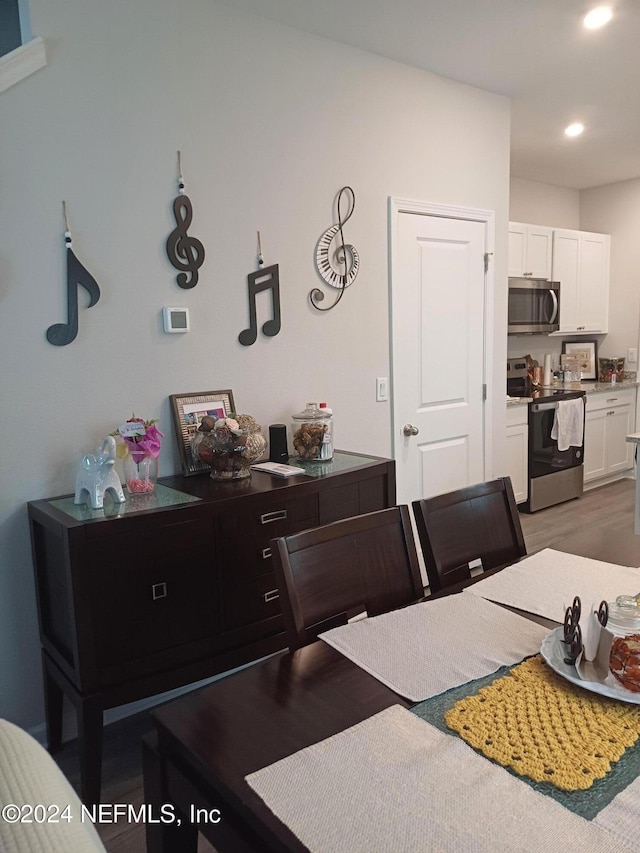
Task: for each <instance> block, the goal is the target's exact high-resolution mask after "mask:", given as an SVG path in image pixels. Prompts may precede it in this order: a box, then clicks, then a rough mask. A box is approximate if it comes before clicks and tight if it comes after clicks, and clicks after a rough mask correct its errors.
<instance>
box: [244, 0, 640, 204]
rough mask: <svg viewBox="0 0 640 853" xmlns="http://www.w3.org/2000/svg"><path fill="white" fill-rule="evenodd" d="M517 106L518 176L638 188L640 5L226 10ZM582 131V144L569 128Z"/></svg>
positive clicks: (273, 3) (272, 0)
mask: <svg viewBox="0 0 640 853" xmlns="http://www.w3.org/2000/svg"><path fill="white" fill-rule="evenodd" d="M227 2H228V3H229V5H232V6H233V7H234V8H236V9H237V8H243V9H245V10H247V11H252V12H255V13H257V14H260V15H262V16H264V17H267V18H270V19H272V20H274V21H279V22H281V23H283V24H286V25H288V26H292V27H295V28H297V29H301V30H305V31H307V32H310V33H315V34H316V35H319V36H324V37H326V38H331V39H334V40H336V41H340V42H343V43H345V44H349V45H352V46H354V47H358V48H362V49H364V50H368V51H372V52H373V53H377V54H380V55H381V56H385V57H388V58H389V59H393V60H397V61H399V62H404V63H408V64H410V65H415V66H417V67H419V68H424V69H426V70H428V71H432V72H434V73H436V74H440V75H442V76H444V77H448V78H450V79H452V80H457V81H459V82H461V83H468V84H470V85H473V86H477V87H479V88H481V89H486V90H488V91H490V92H496V93H499V94H502V95H507V96H509V97H510V98H511V99H512V134H511V174H512V175H514V176H516V177H520V178H528V179H530V180H534V181H542V182H544V183H549V184H555V185H557V186H562V187H569V188H573V189H585V188H587V187H594V186H600V185H603V184H610V183H615V182H617V181H623V180H627V179H629V178H637V177H640V96H639V86H640V48H639V45H640V0H610V5H613V6H614V18H613V20H612V21H611V22H610V23H609V24H608V25H607V26H606V27H604V28H603V29H601V30H596V31H589V30H586V29H585V28H584V27H583V26H582V22H581V18H582V15H584V13H585V12H587V11H589V9H591V8H593V6H596V5H599V4H600V3H603V2H609V0H593V2H589V0H586V2H584V0H227ZM578 120H579V121H581V122H582V123H583V124H584V125H585V126H586V130H585V132H584V133H583V134H582V136H580V137H577V138H574V139H568V138H567V137H565V136H564V134H563V130H564V128H565V127H566V126H567V125H568V124H569V123H570V122H572V121H578Z"/></svg>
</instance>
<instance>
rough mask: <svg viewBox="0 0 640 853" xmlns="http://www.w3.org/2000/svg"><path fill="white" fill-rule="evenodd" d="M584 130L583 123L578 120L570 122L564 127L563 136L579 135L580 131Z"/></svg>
mask: <svg viewBox="0 0 640 853" xmlns="http://www.w3.org/2000/svg"><path fill="white" fill-rule="evenodd" d="M583 130H584V125H583V124H580V122H579V121H576V122H574V123H573V124H570V125H569V127H565V129H564V133H565V136H580V134H581V133H582V131H583Z"/></svg>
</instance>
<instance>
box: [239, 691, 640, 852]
mask: <svg viewBox="0 0 640 853" xmlns="http://www.w3.org/2000/svg"><path fill="white" fill-rule="evenodd" d="M246 781H247V783H248V784H249V785H250V787H251V788H253V790H254V791H256V793H257V794H258V795H259V796H260V797H261V798H262V799H263V800H264V802H265V803H266V805H267V806H268V807H269V808H270V809H271V811H272V812H274V814H276V815H277V817H278V818H279V819H280V820H281V821H282V822H283V823H285V824H286V825H287V826H288V827H289V829H290V830H291V831H292V832H293V833H294V834H295V835H296V836H297V837H298V838H299V839H300V840H301V841H302V843H303V844H305V845H306V846H307V847H308V848H309V850H311V851H312V853H359V851H362V853H373V851H376V852H377V851H402V853H425V851H437V853H449V851H450V853H471V851H473V853H516V851H517V853H557V851H571V853H587V851H588V853H596V851H598V853H614V851H615V853H623V851H624V853H630V851H631V850H633V849H635V850H637V849H638V847H637V844H635V843H634V844H633V845H632V846H627V845H626V844H625V843H624V841H623V840H621V839H620V838H617V837H615V836H614V835H612V834H611V833H610V832H609V831H608V830H606V829H604V828H602V827H600V826H598V825H595V824H594V823H593V822H591V823H589V821H586V820H584V818H581V817H578V815H575V814H574V813H573V812H570V811H569V810H568V809H565V808H563V807H562V806H561V805H559V804H558V803H556V802H555V800H552V799H551V797H545V796H544V795H543V794H540V793H538V792H537V791H534V790H533V788H531V787H530V786H529V785H527V784H525V783H524V782H522V781H520V780H519V779H516V778H515V777H514V776H512V775H511V774H509V773H507V771H506V770H504V769H503V768H501V767H498V766H496V765H494V764H492V763H491V762H489V761H487V760H486V759H485V758H483V757H482V756H480V755H478V754H477V753H475V752H474V751H473V750H472V749H471V748H470V747H468V746H467V745H466V744H465V743H463V741H461V740H460V739H459V738H455V737H451V736H449V735H446V734H444V733H443V732H440V731H438V730H437V729H436V728H435V727H434V726H432V725H430V724H429V723H426V722H424V721H423V720H420V719H419V718H418V717H416V716H415V715H414V714H412V713H411V712H409V711H407V710H405V709H404V708H400V707H399V706H397V705H396V706H393V707H391V708H387V709H386V710H385V711H382V712H381V713H379V714H376V715H375V716H374V717H371V718H369V719H368V720H365V721H364V722H362V723H359V724H358V725H357V726H354V727H353V728H350V729H347V730H346V731H344V732H341V733H340V734H337V735H334V736H333V737H331V738H328V739H327V740H324V741H321V742H320V743H317V744H314V745H313V746H310V747H308V748H307V749H303V750H301V751H300V752H297V753H295V755H291V756H289V757H288V758H284V759H283V760H282V761H279V762H277V763H276V764H272V765H271V766H270V767H266V768H264V769H263V770H259V771H258V772H257V773H252V774H251V775H250V776H247V777H246ZM636 836H637V833H636Z"/></svg>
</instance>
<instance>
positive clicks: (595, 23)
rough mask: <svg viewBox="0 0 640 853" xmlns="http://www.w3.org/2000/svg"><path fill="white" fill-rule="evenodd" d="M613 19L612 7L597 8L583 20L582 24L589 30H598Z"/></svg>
mask: <svg viewBox="0 0 640 853" xmlns="http://www.w3.org/2000/svg"><path fill="white" fill-rule="evenodd" d="M612 17H613V12H612V11H611V7H610V6H597V7H596V8H595V9H592V10H591V11H590V12H588V13H587V14H586V15H585V16H584V18H583V19H582V23H583V24H584V25H585V27H586V28H587V29H588V30H597V29H599V28H600V27H604V25H605V24H608V23H609V21H610V20H611V18H612Z"/></svg>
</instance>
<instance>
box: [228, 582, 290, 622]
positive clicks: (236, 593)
mask: <svg viewBox="0 0 640 853" xmlns="http://www.w3.org/2000/svg"><path fill="white" fill-rule="evenodd" d="M221 599H222V601H221V605H222V627H223V630H225V631H231V630H233V629H234V628H240V627H242V626H243V625H251V624H252V623H254V622H262V621H263V620H264V619H270V618H271V617H272V616H278V614H279V613H280V593H279V591H278V587H277V584H276V579H275V575H274V574H273V573H270V574H268V575H262V576H261V577H259V578H253V579H252V580H247V581H243V582H242V583H233V584H229V585H228V586H225V587H223V589H222V590H221Z"/></svg>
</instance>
